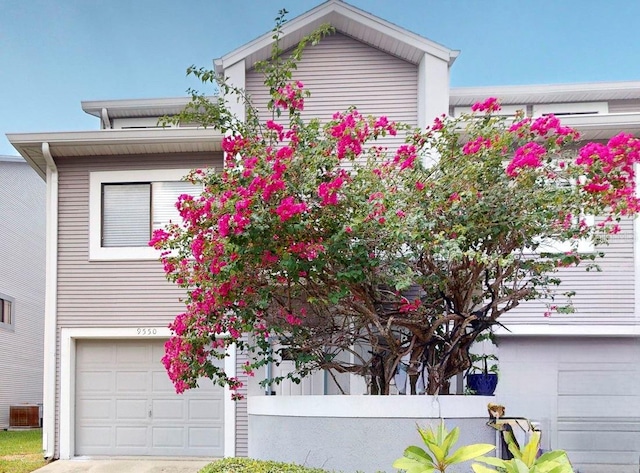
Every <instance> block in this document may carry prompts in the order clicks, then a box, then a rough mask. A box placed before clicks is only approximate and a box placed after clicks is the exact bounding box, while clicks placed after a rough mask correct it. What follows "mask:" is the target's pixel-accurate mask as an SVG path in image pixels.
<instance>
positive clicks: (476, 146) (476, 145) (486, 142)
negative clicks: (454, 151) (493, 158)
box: [462, 136, 491, 155]
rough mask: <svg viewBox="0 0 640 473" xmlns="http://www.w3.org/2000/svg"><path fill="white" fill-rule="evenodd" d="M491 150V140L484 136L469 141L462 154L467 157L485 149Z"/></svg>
mask: <svg viewBox="0 0 640 473" xmlns="http://www.w3.org/2000/svg"><path fill="white" fill-rule="evenodd" d="M489 148H491V140H490V139H489V138H485V137H484V136H478V137H477V138H476V139H474V140H471V141H468V142H466V143H465V144H464V146H463V147H462V153H463V154H466V155H470V154H476V153H479V152H480V151H482V150H484V149H489Z"/></svg>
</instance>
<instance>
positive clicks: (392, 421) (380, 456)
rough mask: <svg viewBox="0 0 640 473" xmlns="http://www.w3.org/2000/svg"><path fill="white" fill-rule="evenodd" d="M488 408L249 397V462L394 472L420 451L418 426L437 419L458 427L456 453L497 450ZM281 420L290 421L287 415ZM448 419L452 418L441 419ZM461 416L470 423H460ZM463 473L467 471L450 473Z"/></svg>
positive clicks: (429, 400) (482, 400)
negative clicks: (410, 451)
mask: <svg viewBox="0 0 640 473" xmlns="http://www.w3.org/2000/svg"><path fill="white" fill-rule="evenodd" d="M381 398H384V399H381ZM449 400H451V401H454V403H455V405H451V404H450V403H449V402H448V401H449ZM488 400H491V398H487V397H483V396H465V397H462V396H443V397H441V398H440V405H439V406H438V405H437V404H434V402H433V397H431V396H406V397H405V396H281V397H278V396H275V397H262V398H258V397H252V398H250V399H249V457H251V458H258V459H266V460H277V461H286V462H295V463H298V464H303V465H307V466H312V467H321V468H325V469H327V470H329V471H331V470H336V471H338V470H341V471H344V472H355V471H362V472H364V473H375V472H377V471H389V472H390V471H394V468H392V466H391V465H392V464H393V461H394V460H395V459H396V458H399V457H401V456H402V453H403V451H404V449H405V448H406V447H408V446H409V445H419V446H423V443H422V440H421V438H420V436H419V434H418V432H417V430H416V424H419V425H420V426H427V425H438V422H439V419H438V418H437V412H438V411H440V412H441V413H442V415H443V416H444V417H445V419H446V420H445V423H446V425H447V426H448V427H449V428H453V427H454V426H459V427H460V440H459V441H458V444H457V446H462V445H468V444H470V443H490V444H495V430H494V429H493V428H491V427H489V426H487V420H488V417H486V414H483V413H484V412H486V404H487V401H488ZM305 401H306V405H307V406H308V408H307V409H306V411H307V414H306V415H305V411H304V408H303V404H302V403H303V402H305ZM377 401H382V402H377ZM287 404H288V405H287ZM292 404H299V405H292ZM465 404H466V407H467V408H465ZM394 406H395V407H394ZM323 410H324V411H326V415H323V412H322V411H323ZM287 412H288V413H290V414H291V415H285V414H287ZM421 412H422V415H421ZM447 413H449V414H451V416H452V417H453V416H456V417H455V418H447V415H448V414H447ZM467 414H468V415H469V417H465V415H467ZM394 416H397V417H394ZM469 470H470V468H469V465H468V464H467V465H461V466H459V468H457V469H455V468H451V469H450V470H448V471H451V472H454V473H455V472H463V471H464V472H466V471H469Z"/></svg>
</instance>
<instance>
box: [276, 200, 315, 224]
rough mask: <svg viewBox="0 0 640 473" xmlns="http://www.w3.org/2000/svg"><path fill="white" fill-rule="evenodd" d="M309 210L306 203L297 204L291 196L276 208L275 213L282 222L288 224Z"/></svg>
mask: <svg viewBox="0 0 640 473" xmlns="http://www.w3.org/2000/svg"><path fill="white" fill-rule="evenodd" d="M307 209H308V207H307V204H305V203H304V202H296V201H295V199H294V198H293V197H291V196H288V197H285V198H284V199H282V201H281V202H280V205H278V207H276V209H275V213H277V214H278V216H279V217H280V221H281V222H286V221H287V220H289V219H290V218H292V217H294V216H295V215H297V214H301V213H303V212H305V211H306V210H307Z"/></svg>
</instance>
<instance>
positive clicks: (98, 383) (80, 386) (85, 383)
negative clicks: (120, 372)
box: [76, 370, 114, 393]
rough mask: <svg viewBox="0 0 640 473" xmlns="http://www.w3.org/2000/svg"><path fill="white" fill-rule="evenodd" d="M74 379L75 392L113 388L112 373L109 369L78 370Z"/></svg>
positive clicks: (102, 390)
mask: <svg viewBox="0 0 640 473" xmlns="http://www.w3.org/2000/svg"><path fill="white" fill-rule="evenodd" d="M79 374H80V376H77V377H76V379H77V381H76V392H79V393H105V392H110V391H112V389H113V380H114V373H113V372H111V371H90V370H80V372H79Z"/></svg>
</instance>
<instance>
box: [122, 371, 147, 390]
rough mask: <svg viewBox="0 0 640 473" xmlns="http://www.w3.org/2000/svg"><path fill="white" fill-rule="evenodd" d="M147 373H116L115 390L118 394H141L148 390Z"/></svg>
mask: <svg viewBox="0 0 640 473" xmlns="http://www.w3.org/2000/svg"><path fill="white" fill-rule="evenodd" d="M147 379H148V373H147V372H146V371H118V372H117V373H116V390H117V391H118V392H141V393H145V392H147V391H148V390H149V386H148V384H149V383H148V381H147Z"/></svg>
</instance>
